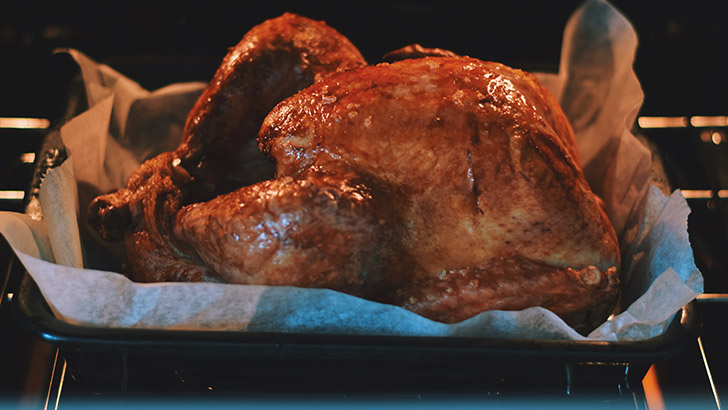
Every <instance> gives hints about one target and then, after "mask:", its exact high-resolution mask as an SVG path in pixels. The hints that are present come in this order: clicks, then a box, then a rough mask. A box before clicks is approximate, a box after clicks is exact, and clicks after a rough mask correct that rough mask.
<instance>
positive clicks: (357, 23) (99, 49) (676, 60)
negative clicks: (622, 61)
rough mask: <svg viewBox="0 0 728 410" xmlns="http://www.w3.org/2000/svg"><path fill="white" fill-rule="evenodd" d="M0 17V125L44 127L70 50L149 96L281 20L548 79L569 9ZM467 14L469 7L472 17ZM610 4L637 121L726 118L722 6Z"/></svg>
mask: <svg viewBox="0 0 728 410" xmlns="http://www.w3.org/2000/svg"><path fill="white" fill-rule="evenodd" d="M3 4H4V5H3V7H2V11H1V12H0V61H1V62H2V63H0V115H4V116H11V115H18V116H41V117H48V118H54V117H56V116H57V115H58V114H59V112H60V111H61V109H62V106H63V100H62V96H63V91H64V89H63V87H64V85H65V81H66V80H67V77H66V76H67V75H68V70H70V68H69V67H67V66H65V65H64V64H62V63H58V62H57V61H56V60H58V58H57V56H55V57H54V56H53V55H52V51H53V50H54V49H55V48H57V47H73V48H77V49H79V50H81V51H83V52H85V53H86V54H88V55H89V56H91V57H92V58H94V59H97V60H99V61H102V62H106V63H109V64H110V65H112V66H113V67H114V68H116V69H117V70H119V71H121V72H122V73H124V74H126V75H127V76H129V77H131V78H133V79H135V80H137V81H139V82H140V83H141V84H142V85H143V86H145V87H148V88H150V89H153V88H157V87H160V86H163V85H166V84H169V83H172V82H176V81H186V80H201V81H206V80H208V79H209V78H210V77H211V76H212V74H213V72H214V70H215V68H216V67H217V65H218V64H219V62H220V60H221V59H222V57H223V56H224V55H225V53H226V50H227V48H228V47H231V46H233V45H235V44H236V43H237V42H238V40H239V39H240V38H241V37H242V36H243V34H244V33H245V32H246V31H247V30H248V29H249V28H251V27H252V26H253V25H255V24H258V23H260V22H261V21H263V20H265V19H267V18H271V17H275V16H278V15H280V14H282V13H283V12H285V11H292V12H296V13H299V14H302V15H305V16H307V17H310V18H314V19H319V20H325V21H326V22H327V23H328V24H329V25H331V26H333V27H334V28H336V29H338V30H339V31H340V32H342V33H343V34H345V35H347V36H348V37H349V38H350V39H351V40H352V41H353V42H354V44H356V45H357V46H358V47H359V48H360V50H361V51H362V53H363V54H364V56H365V57H366V58H367V60H368V61H369V62H377V61H378V60H379V58H380V57H381V55H383V54H384V53H386V52H387V51H390V50H392V49H396V48H399V47H401V46H404V45H407V44H410V43H415V42H418V43H421V44H423V45H425V46H429V47H442V48H448V49H451V50H453V51H455V52H457V53H460V54H467V55H470V56H473V57H478V58H481V59H486V60H495V61H501V62H504V63H506V64H511V65H514V66H517V67H519V68H525V69H538V70H551V71H555V70H556V69H557V65H558V58H559V50H560V46H561V35H562V32H563V28H564V25H565V23H566V21H567V19H568V17H569V15H570V14H571V13H572V12H573V11H574V10H575V9H576V7H578V5H579V4H581V1H579V0H566V1H557V2H545V1H503V0H500V1H484V2H479V3H475V2H472V3H467V2H465V3H462V2H457V1H420V2H416V1H373V2H362V3H356V2H316V1H256V2H251V3H250V4H246V2H224V1H219V0H206V1H199V0H198V1H194V2H191V1H168V0H165V1H123V2H122V1H117V2H96V1H75V2H63V1H61V2H56V1H21V0H6V1H4V2H3ZM476 4H477V5H476ZM612 4H613V5H614V6H615V7H617V8H618V9H620V10H621V11H622V12H623V13H624V14H625V15H626V16H627V17H628V18H629V19H630V21H632V22H633V24H634V26H635V28H636V30H637V32H638V36H639V38H640V47H639V50H638V56H637V60H636V65H635V67H636V70H637V72H638V76H639V77H640V79H641V81H642V84H643V87H644V90H645V94H646V99H645V104H644V108H643V114H645V115H694V114H697V115H719V114H725V113H727V112H728V85H727V84H726V80H725V77H726V73H728V63H727V60H726V58H727V57H726V56H728V33H726V26H725V24H726V21H728V19H726V17H728V12H727V9H728V6H727V4H728V2H725V1H723V0H704V1H675V0H670V1H657V0H647V1H625V0H615V1H613V2H612Z"/></svg>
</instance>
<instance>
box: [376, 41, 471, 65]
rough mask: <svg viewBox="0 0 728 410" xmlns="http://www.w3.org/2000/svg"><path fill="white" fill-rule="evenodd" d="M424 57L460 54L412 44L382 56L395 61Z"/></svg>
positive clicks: (389, 60) (384, 58)
mask: <svg viewBox="0 0 728 410" xmlns="http://www.w3.org/2000/svg"><path fill="white" fill-rule="evenodd" d="M422 57H458V55H457V54H455V53H453V52H452V51H450V50H444V49H441V48H429V47H423V46H422V45H420V44H410V45H408V46H404V47H402V48H398V49H396V50H392V51H390V52H388V53H387V54H385V55H384V56H383V57H382V61H385V62H387V63H393V62H395V61H400V60H408V59H410V58H422Z"/></svg>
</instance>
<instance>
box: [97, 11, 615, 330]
mask: <svg viewBox="0 0 728 410" xmlns="http://www.w3.org/2000/svg"><path fill="white" fill-rule="evenodd" d="M284 17H286V16H284ZM287 18H292V17H290V16H289V17H287ZM265 24H269V23H264V25H265ZM264 25H262V26H264ZM286 26H289V27H292V26H293V25H292V23H287V24H286ZM255 30H256V29H253V31H255ZM297 30H298V29H297ZM276 32H277V31H275V30H274V31H270V30H269V31H268V32H267V34H265V35H264V36H258V37H256V36H252V38H254V39H256V40H255V41H253V40H250V38H249V37H251V35H250V34H248V35H246V38H248V40H246V39H245V38H244V39H243V41H242V42H241V44H243V46H242V47H243V49H244V50H248V51H247V53H248V54H245V52H243V53H242V54H241V55H242V56H245V55H254V56H256V55H258V54H257V53H259V52H261V53H262V55H264V56H268V57H270V56H278V55H279V54H278V47H284V48H285V47H286V44H289V43H287V42H286V41H280V39H278V40H274V39H276V38H277V37H276V34H275V33H276ZM296 32H297V31H295V30H294V32H286V33H287V34H285V35H283V36H282V37H284V38H288V39H290V38H291V37H294V38H295V37H296V36H297V34H295V33H296ZM261 39H263V40H261ZM319 39H320V38H319ZM308 44H309V47H311V48H317V47H320V46H321V44H331V45H330V47H332V49H331V50H330V51H332V53H331V54H328V53H321V54H320V57H315V58H313V57H311V56H312V55H317V54H316V53H314V52H313V50H309V52H306V53H305V54H306V58H303V59H300V58H299V61H304V60H305V61H323V60H324V59H325V58H327V57H326V56H327V55H336V53H334V52H333V51H335V50H337V49H338V47H341V45H340V44H339V45H335V44H333V43H324V42H322V41H310V42H309V43H308ZM343 44H348V43H346V42H343ZM239 47H241V46H239ZM327 47H328V46H327ZM352 47H353V46H352ZM344 49H345V51H346V50H348V45H347V46H345V47H344ZM260 50H268V51H266V52H262V51H260ZM296 50H298V49H296V48H295V47H294V50H293V51H291V49H290V48H289V51H288V52H284V53H283V56H284V57H276V58H277V59H278V60H276V61H280V62H281V64H282V67H283V69H282V72H281V73H278V74H276V75H277V78H279V79H278V80H275V81H273V83H269V82H267V79H268V78H269V75H268V73H267V71H269V70H270V67H271V64H269V63H267V62H266V61H267V60H266V58H268V57H266V58H262V57H261V58H251V59H250V60H248V61H247V62H245V63H240V64H241V65H240V67H238V68H234V69H230V68H226V67H231V64H232V63H234V62H237V61H242V60H241V57H234V56H235V55H236V54H235V52H231V55H233V57H227V58H226V60H225V62H224V63H223V65H222V66H221V68H220V70H219V71H218V74H217V75H216V77H215V79H213V81H212V82H211V83H210V86H209V88H208V90H206V91H205V93H204V94H203V96H202V97H201V98H200V100H199V101H198V104H197V105H196V106H195V109H194V110H193V111H192V113H191V114H190V117H189V120H188V124H187V127H186V131H185V137H184V138H183V142H182V144H181V145H180V147H179V148H178V149H177V150H176V151H174V152H171V153H166V154H162V155H160V156H159V157H157V158H155V159H153V160H151V161H149V162H148V163H145V164H144V165H142V167H141V168H140V170H139V171H138V172H137V173H136V174H135V175H134V176H133V177H132V178H131V180H130V182H129V187H128V189H127V190H121V191H119V192H117V193H116V194H113V195H112V196H111V197H106V198H105V197H101V198H100V199H97V202H96V203H95V204H92V208H91V209H92V214H94V211H95V214H96V216H97V220H96V222H97V226H100V228H99V229H100V231H101V232H102V233H106V234H107V236H114V235H117V234H119V233H125V236H126V243H127V254H128V258H129V259H130V260H131V261H130V264H131V266H132V267H133V268H134V269H135V270H134V274H133V278H134V279H135V280H140V281H160V280H222V281H225V282H231V283H242V284H262V285H292V286H306V287H326V288H331V289H336V290H341V291H344V292H348V293H351V294H354V295H358V296H361V297H365V298H369V299H373V300H377V301H381V302H385V303H392V304H396V305H399V306H403V307H405V308H407V309H410V310H412V311H414V312H417V313H419V314H422V315H423V316H426V317H429V318H432V319H434V320H438V321H442V322H457V321H460V320H464V319H467V318H469V317H471V316H473V315H475V314H477V313H480V312H482V311H485V310H490V309H505V310H517V309H523V308H527V307H530V306H543V307H546V308H549V309H551V310H552V311H554V312H555V313H557V314H559V315H560V316H561V317H563V318H564V319H565V320H566V321H567V322H568V323H569V324H571V325H572V326H574V327H575V328H577V329H578V330H588V329H590V328H593V327H594V326H595V325H597V324H598V323H600V322H602V321H603V320H604V319H605V318H606V316H607V315H608V313H609V311H610V309H611V307H612V306H613V304H614V302H615V300H616V298H617V296H618V293H619V289H618V279H617V275H618V272H617V267H618V266H619V249H618V244H617V239H616V235H615V234H614V231H613V229H612V228H611V225H610V224H609V221H608V219H607V217H606V216H605V214H604V212H603V211H602V209H601V207H600V201H599V199H598V198H597V197H596V196H595V195H594V194H593V193H592V192H591V191H590V189H589V187H588V185H587V183H586V181H585V180H584V178H583V175H582V172H581V170H580V168H579V165H578V159H577V153H576V148H575V147H576V144H575V140H574V136H573V133H572V131H571V128H570V126H569V124H568V122H567V120H566V118H565V117H564V115H563V113H562V112H561V109H560V108H559V106H558V104H557V103H556V102H555V101H554V99H553V97H552V96H551V95H550V94H549V93H548V92H547V91H546V90H545V89H543V88H542V87H541V86H540V85H539V84H538V83H537V82H536V80H535V79H534V78H533V77H532V76H530V75H529V74H527V73H524V72H521V71H519V70H514V69H511V68H509V67H506V66H503V65H501V64H497V63H490V62H483V61H480V60H476V59H472V58H467V57H457V56H454V55H451V53H448V52H444V51H442V50H439V51H438V50H434V51H433V50H430V49H423V48H421V47H420V48H417V47H411V48H405V49H403V50H401V51H399V52H397V53H394V54H393V57H392V60H399V59H401V58H404V59H403V60H401V61H397V62H394V63H392V64H381V65H378V66H365V65H364V64H363V62H362V61H361V60H360V58H359V57H360V56H359V57H357V55H358V52H353V51H351V50H348V51H346V52H345V53H344V54H343V57H340V58H337V60H338V61H339V63H338V65H337V64H336V63H331V64H329V63H324V62H319V63H317V64H314V65H315V66H316V67H320V68H321V70H320V71H317V70H311V73H312V76H311V77H310V79H309V80H308V81H310V82H312V83H313V85H310V86H307V87H306V88H305V89H302V90H301V91H300V92H298V93H295V94H294V95H292V96H290V97H289V98H286V99H285V100H283V101H282V102H280V103H279V104H277V105H276V106H275V108H272V106H270V107H269V106H268V105H271V104H272V103H273V102H274V101H275V100H276V99H278V98H283V97H281V96H282V95H283V94H286V93H287V92H289V91H290V90H291V88H286V87H288V86H286V87H284V86H283V85H282V84H289V81H288V80H287V79H288V78H291V77H290V76H289V75H290V73H289V72H288V71H290V70H292V71H293V72H294V73H297V72H298V71H299V70H300V67H301V66H300V65H297V64H292V65H290V64H288V63H286V62H287V61H290V60H295V58H294V57H295V55H299V57H300V56H301V55H302V52H300V51H296ZM354 50H355V49H354ZM310 53H311V54H310ZM432 55H435V56H436V57H433V56H432ZM292 56H294V57H292ZM408 57H418V58H416V59H409V58H408ZM256 65H257V66H256ZM228 70H233V71H235V72H236V73H237V72H239V73H247V74H245V75H243V74H240V78H237V77H236V75H237V74H235V75H232V74H229V73H228V74H225V73H226V72H227V71H228ZM220 72H223V74H220ZM292 77H293V78H300V77H301V76H299V75H292ZM226 78H231V79H229V80H225V79H226ZM226 81H227V82H226ZM248 81H252V82H254V83H255V84H257V85H250V86H251V87H258V88H256V89H257V91H256V92H255V93H253V92H249V91H247V90H246V89H245V87H246V85H245V84H246V82H248ZM293 83H296V82H295V81H294V82H293ZM296 84H298V83H296ZM296 87H299V88H302V87H301V86H300V84H298V85H297V86H296ZM296 87H293V88H296ZM282 88H286V90H288V91H286V92H280V89H282ZM266 89H269V91H266ZM291 93H292V91H291ZM262 94H265V95H266V96H267V97H266V98H261V95H262ZM238 99H239V100H238ZM261 102H262V103H261ZM257 104H261V106H260V107H257V106H256V105H257ZM271 108H272V110H271ZM247 112H251V113H254V116H260V115H265V114H264V113H268V112H269V114H268V115H267V117H265V120H263V119H262V118H260V119H259V121H258V124H260V122H261V121H262V126H261V127H260V131H259V135H258V144H259V147H260V149H261V151H262V152H263V153H265V154H266V155H267V156H268V157H269V158H270V159H272V160H273V162H274V163H275V175H274V176H273V177H272V178H271V179H268V180H263V181H260V182H257V181H258V180H259V179H260V175H256V176H255V177H251V174H250V169H248V168H246V165H245V164H252V165H249V166H250V167H252V168H255V167H254V165H257V164H258V161H259V160H258V158H255V157H254V159H253V160H252V162H243V166H242V167H241V166H240V161H239V156H241V155H243V154H241V153H245V154H244V155H248V154H249V153H250V152H251V149H250V145H249V142H250V141H252V139H251V138H250V137H249V133H250V132H251V131H250V130H251V129H252V128H256V127H255V121H248V120H243V121H241V120H240V119H239V118H238V116H239V115H242V114H244V113H247ZM241 124H242V125H241ZM241 129H242V130H244V132H243V131H241ZM243 134H244V135H243ZM236 135H239V136H238V137H236ZM256 178H257V179H256ZM246 179H252V180H253V181H252V183H246V182H244V181H246ZM201 180H205V181H210V183H208V184H201V183H200V181H201ZM217 194H222V195H220V196H218V197H216V198H214V199H211V198H212V197H213V196H215V195H217ZM125 207H126V208H125ZM124 209H128V215H126V214H125V213H124ZM120 210H121V211H120ZM105 217H106V218H105ZM127 221H128V222H127ZM129 225H131V229H129Z"/></svg>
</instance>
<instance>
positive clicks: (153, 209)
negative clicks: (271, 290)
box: [89, 13, 366, 281]
mask: <svg viewBox="0 0 728 410" xmlns="http://www.w3.org/2000/svg"><path fill="white" fill-rule="evenodd" d="M365 64H366V62H365V61H364V59H363V57H362V56H361V54H360V53H359V51H358V50H357V49H356V47H354V46H353V45H352V44H351V43H350V42H349V41H348V39H346V38H345V37H344V36H342V35H341V34H339V33H338V32H337V31H335V30H334V29H332V28H331V27H329V26H327V25H326V24H324V23H323V22H317V21H313V20H309V19H307V18H304V17H300V16H296V15H293V14H289V13H287V14H284V15H283V16H281V17H279V18H275V19H272V20H268V21H266V22H264V23H262V24H260V25H259V26H256V27H254V28H253V29H251V30H250V31H249V32H248V33H247V34H246V35H245V36H244V37H243V39H242V40H241V41H240V43H239V44H238V45H237V46H235V47H234V48H232V49H231V50H230V52H229V53H228V54H227V56H226V57H225V59H224V60H223V63H222V65H221V66H220V67H219V68H218V70H217V72H216V73H215V76H214V78H213V79H212V81H211V82H210V84H209V85H208V87H207V88H206V90H205V91H204V92H203V93H202V95H201V96H200V97H199V99H198V101H197V103H196V104H195V106H194V108H193V109H192V111H191V112H190V115H189V117H188V119H187V124H186V126H185V130H184V135H183V137H182V142H181V144H180V146H179V147H178V148H177V149H176V150H175V151H173V152H171V153H164V154H161V155H159V156H158V157H156V158H153V159H152V160H150V161H147V162H145V163H144V164H142V166H141V167H140V168H139V169H138V170H137V171H136V172H135V173H134V175H132V177H131V178H130V181H129V183H128V186H127V188H126V189H121V190H119V191H117V192H114V193H112V194H109V195H104V196H100V197H98V198H96V199H95V200H94V201H93V202H92V204H91V205H90V210H89V220H90V223H91V225H92V226H94V227H95V228H96V229H97V230H98V231H99V232H100V233H101V234H102V236H103V237H104V238H105V239H109V240H119V239H122V238H124V237H125V236H126V239H125V241H126V243H127V254H128V255H129V257H128V258H129V259H130V261H129V264H130V265H131V266H132V267H136V269H134V270H133V277H134V279H136V280H142V281H158V280H164V279H166V278H167V277H168V276H169V275H172V276H173V277H175V275H176V274H170V273H168V272H164V271H163V270H160V269H159V267H160V266H164V264H165V263H169V264H170V266H171V268H170V269H172V268H175V267H178V263H176V262H175V263H172V262H166V259H165V258H167V257H168V256H173V255H174V256H178V257H181V258H182V259H184V260H191V261H196V256H195V254H194V251H193V250H191V249H189V248H186V247H185V245H184V244H180V243H175V242H174V238H171V237H170V235H169V230H170V229H171V223H172V222H173V220H174V216H175V214H176V212H177V210H179V208H180V207H181V206H182V205H183V204H186V203H192V202H197V201H201V200H208V199H210V198H212V197H214V196H215V195H217V194H220V193H224V192H228V191H230V190H232V189H234V188H237V187H239V186H240V185H242V184H248V183H251V182H255V181H259V180H261V179H265V178H266V177H269V176H270V175H271V174H272V172H273V167H272V165H271V164H270V161H269V160H267V159H266V158H265V157H264V156H263V155H261V154H260V152H259V151H258V150H257V146H256V141H255V138H256V134H257V131H258V129H259V128H260V124H261V122H262V121H263V118H264V117H265V115H266V114H267V113H268V112H269V111H270V110H271V108H273V106H275V104H277V103H278V102H280V101H281V100H282V99H284V98H286V97H288V96H290V95H292V94H293V93H295V92H296V91H298V90H300V89H303V88H305V87H306V86H308V85H310V84H312V83H313V82H314V81H318V80H320V79H322V78H324V77H326V76H327V75H330V74H332V73H335V72H337V71H341V70H348V69H352V68H355V67H359V66H362V65H365ZM140 232H146V233H144V234H139V233H140ZM134 238H136V239H134ZM158 247H159V248H163V250H159V249H156V248H158ZM134 255H140V256H139V257H138V259H139V260H136V261H134V260H132V259H133V258H135V256H134ZM146 259H154V260H155V262H154V263H147V262H144V261H145V260H146ZM197 262H198V261H197ZM197 262H195V263H197ZM145 267H148V268H145ZM152 267H153V268H152ZM194 277H201V278H202V277H205V275H194Z"/></svg>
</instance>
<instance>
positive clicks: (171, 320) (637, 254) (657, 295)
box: [0, 0, 703, 341]
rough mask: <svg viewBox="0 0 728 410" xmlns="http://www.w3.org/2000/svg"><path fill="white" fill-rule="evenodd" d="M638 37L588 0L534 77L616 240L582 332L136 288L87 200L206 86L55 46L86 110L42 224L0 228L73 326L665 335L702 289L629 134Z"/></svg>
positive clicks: (246, 292)
mask: <svg viewBox="0 0 728 410" xmlns="http://www.w3.org/2000/svg"><path fill="white" fill-rule="evenodd" d="M636 47H637V37H636V34H635V32H634V30H633V29H632V27H631V25H630V24H629V22H628V21H627V20H626V19H625V18H624V17H623V16H622V15H621V14H619V13H618V12H617V11H616V10H615V9H614V8H613V7H611V5H609V4H608V3H606V2H604V1H602V0H588V1H586V2H585V3H584V4H583V5H582V6H581V7H580V8H579V9H578V10H576V11H575V13H574V15H573V17H572V18H571V19H570V20H569V22H568V24H567V26H566V28H565V31H564V42H563V49H562V55H561V65H560V70H559V73H558V74H538V76H539V78H540V79H541V80H542V82H543V83H544V84H545V85H547V87H549V88H550V89H551V90H552V92H553V93H554V94H555V95H556V96H557V97H558V98H559V99H560V102H561V104H562V106H563V107H564V110H565V112H566V113H567V115H568V116H569V118H570V120H571V121H572V123H573V125H574V128H575V131H576V135H577V140H578V148H579V155H580V158H581V161H582V163H583V166H584V172H585V175H586V177H587V179H588V181H589V183H590V184H591V186H592V188H593V189H594V191H595V192H596V193H597V194H599V195H600V196H601V197H602V198H603V199H604V200H605V203H606V209H607V213H608V215H609V217H610V220H611V221H612V224H613V225H614V227H615V230H616V231H617V234H618V236H619V239H620V244H621V250H622V257H623V265H624V272H623V276H624V283H623V289H624V295H623V297H622V305H621V306H620V308H619V311H618V312H616V313H617V314H615V315H614V316H613V317H612V318H611V319H610V320H608V321H606V322H605V323H604V324H602V325H601V326H600V327H599V328H597V329H596V330H595V331H593V332H592V333H591V334H590V335H588V337H584V336H582V335H580V334H578V333H577V332H576V331H574V330H573V329H572V328H570V327H569V326H567V325H566V324H564V322H563V321H562V320H561V319H560V318H559V317H557V316H556V315H554V314H553V313H551V312H549V311H547V310H545V309H542V308H530V309H526V310H523V311H518V312H504V311H491V312H484V313H482V314H480V315H478V316H476V317H473V318H471V319H469V320H466V321H464V322H461V323H458V324H452V325H447V324H442V323H438V322H434V321H431V320H428V319H425V318H423V317H420V316H418V315H416V314H414V313H411V312H408V311H406V310H404V309H401V308H398V307H393V306H388V305H383V304H379V303H375V302H370V301H367V300H363V299H359V298H356V297H353V296H350V295H346V294H342V293H339V292H335V291H330V290H324V289H298V288H292V287H265V286H243V285H229V284H214V283H163V284H138V283H133V282H131V281H129V280H128V279H127V278H125V277H124V276H122V275H120V274H118V273H114V272H112V271H110V270H114V269H115V266H118V263H119V257H120V256H119V255H120V253H119V249H118V248H115V247H114V246H109V245H107V244H103V243H101V242H100V241H98V240H97V238H94V234H93V232H91V230H89V229H88V227H87V226H86V223H85V222H83V221H85V220H86V216H85V209H86V207H87V205H88V203H89V201H90V200H91V198H93V196H95V195H97V194H99V193H105V192H107V191H110V190H112V189H115V188H120V187H122V186H124V185H125V183H126V179H127V178H128V177H129V175H130V173H131V172H132V171H133V170H134V169H135V168H136V167H137V166H138V165H139V163H140V162H142V161H143V160H145V159H147V158H149V157H151V156H153V155H155V154H156V153H158V152H161V151H166V150H170V149H172V148H174V147H175V146H176V145H177V142H178V141H179V138H180V135H181V132H182V127H183V125H184V120H185V117H186V115H187V112H188V111H189V109H190V108H191V106H192V104H193V103H194V101H195V99H196V98H197V96H198V95H199V93H200V92H201V90H202V89H203V87H204V84H201V83H186V84H173V85H170V86H169V87H165V88H163V89H160V90H156V91H154V92H149V91H147V90H144V89H142V88H141V87H140V86H139V85H138V84H137V83H135V82H134V81H132V80H131V79H128V78H125V77H124V76H123V75H122V74H120V73H118V72H116V71H114V70H113V69H111V68H110V67H108V66H105V65H100V64H97V63H96V62H94V61H92V60H91V59H89V58H88V57H86V56H85V55H83V54H82V53H80V52H78V51H75V50H66V51H65V52H67V53H69V54H70V55H71V56H72V57H73V58H74V59H75V60H76V61H77V62H78V64H79V65H80V67H81V70H82V74H83V77H84V81H85V83H86V91H87V97H88V100H89V107H90V108H89V109H88V111H86V112H84V113H82V114H81V115H79V116H77V117H75V118H73V119H72V120H71V121H70V122H68V123H67V124H66V125H65V126H64V127H63V128H62V129H61V137H62V139H63V142H64V144H65V146H66V147H67V151H68V153H69V159H68V160H67V161H66V162H65V163H64V164H63V165H61V166H60V167H58V168H54V169H51V170H50V171H49V172H48V175H47V176H46V178H45V180H44V182H43V186H42V191H41V194H40V200H41V201H40V202H41V205H42V211H43V212H42V213H43V220H42V221H37V220H34V219H32V218H31V217H29V216H28V215H21V214H12V213H2V214H0V231H1V232H2V233H3V235H4V236H5V237H6V239H7V240H8V242H9V243H10V244H11V246H12V247H13V249H14V251H15V253H16V254H17V255H18V257H19V258H20V260H21V261H22V263H23V264H24V265H25V267H26V268H27V270H28V271H29V272H30V274H31V275H32V277H33V279H34V280H35V281H36V283H37V284H38V286H39V288H40V290H41V292H42V293H43V296H44V297H45V299H46V301H47V302H48V305H49V306H50V307H51V309H52V310H53V312H54V314H55V315H56V316H57V317H59V318H60V319H62V320H65V321H68V322H70V323H73V324H78V325H83V326H100V327H111V328H163V329H207V330H228V331H272V332H306V333H311V332H314V333H328V334H375V335H413V336H419V335H426V336H453V335H457V336H473V337H488V338H528V339H570V340H585V339H591V340H615V341H616V340H641V339H647V338H651V337H654V336H656V335H659V334H660V333H662V332H664V330H665V329H666V326H667V324H668V323H669V322H670V321H671V319H672V318H673V316H674V314H675V313H676V312H678V311H679V310H680V309H681V308H682V306H684V305H685V304H686V303H688V302H690V301H691V300H693V299H694V298H695V297H696V296H697V295H699V294H700V293H701V292H702V289H703V280H702V276H701V274H700V272H699V271H698V269H697V268H696V267H695V263H694V260H693V256H692V251H691V248H690V244H689V241H688V235H687V216H688V214H689V212H690V209H689V208H688V206H687V203H686V201H685V199H684V198H683V197H682V195H681V194H680V193H679V192H677V191H676V192H674V193H672V194H671V195H669V196H667V197H666V196H665V195H663V193H662V192H661V191H660V190H659V189H657V188H655V187H654V186H651V184H650V181H651V157H650V152H649V151H648V150H647V149H646V148H645V147H644V146H643V145H642V144H641V143H640V142H639V141H638V140H637V139H636V138H635V137H634V136H633V135H632V133H631V132H630V130H631V126H632V124H634V120H635V116H636V115H637V112H638V110H639V108H640V105H641V103H642V98H643V95H642V90H641V88H640V85H639V82H638V80H637V78H636V76H635V74H634V72H633V70H632V63H633V61H634V54H635V50H636ZM76 221H80V222H78V223H77V222H76ZM82 242H83V246H82ZM104 264H107V265H108V266H104ZM82 266H85V267H86V268H85V269H84V268H83V267H82ZM100 267H101V268H103V269H92V268H100Z"/></svg>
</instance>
